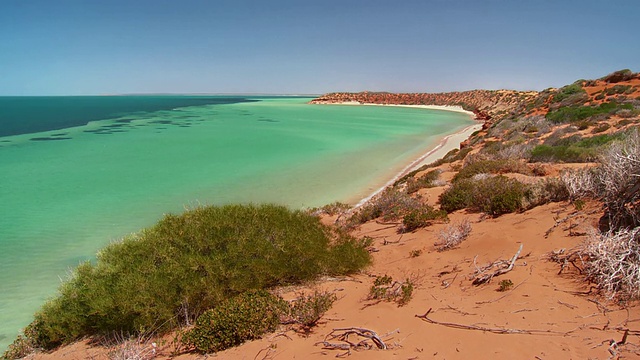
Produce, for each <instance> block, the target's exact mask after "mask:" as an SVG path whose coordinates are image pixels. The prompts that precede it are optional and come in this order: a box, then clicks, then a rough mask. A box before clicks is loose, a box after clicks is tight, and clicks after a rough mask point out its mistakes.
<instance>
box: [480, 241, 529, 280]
mask: <svg viewBox="0 0 640 360" xmlns="http://www.w3.org/2000/svg"><path fill="white" fill-rule="evenodd" d="M522 246H523V244H520V248H519V249H518V252H516V254H515V255H513V258H511V261H510V262H509V263H508V265H507V267H503V268H501V269H498V270H496V271H494V272H492V273H485V272H486V271H487V270H489V269H492V268H493V267H494V266H504V265H505V264H507V263H506V261H504V260H500V261H496V262H494V263H492V264H490V265H489V266H486V267H484V268H482V269H478V270H480V272H478V271H477V270H476V274H475V275H474V276H473V278H474V280H473V285H481V284H484V283H487V282H489V281H491V279H493V278H494V277H495V276H499V275H502V274H506V273H508V272H509V271H511V270H513V266H514V265H515V263H516V260H518V256H520V252H522Z"/></svg>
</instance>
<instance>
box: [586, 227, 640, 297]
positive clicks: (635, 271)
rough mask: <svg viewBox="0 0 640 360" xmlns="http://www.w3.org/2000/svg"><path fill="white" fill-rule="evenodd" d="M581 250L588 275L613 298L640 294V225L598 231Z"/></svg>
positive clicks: (589, 278) (588, 277)
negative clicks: (603, 231)
mask: <svg viewBox="0 0 640 360" xmlns="http://www.w3.org/2000/svg"><path fill="white" fill-rule="evenodd" d="M579 251H580V255H581V257H582V260H583V263H584V264H585V268H584V269H583V270H584V272H585V274H586V276H587V279H588V280H590V281H591V282H593V283H595V284H597V285H598V288H600V289H601V290H604V291H605V292H606V293H607V294H608V296H609V297H610V298H614V297H617V298H620V299H638V298H640V255H639V254H640V228H638V227H636V228H634V229H633V230H629V229H622V230H618V231H609V232H606V233H596V232H594V233H592V234H591V235H590V236H589V238H588V239H587V240H586V241H585V243H584V244H582V246H581V249H580V250H579Z"/></svg>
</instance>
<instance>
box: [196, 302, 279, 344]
mask: <svg viewBox="0 0 640 360" xmlns="http://www.w3.org/2000/svg"><path fill="white" fill-rule="evenodd" d="M287 307H288V304H287V303H286V302H285V301H284V300H282V298H279V297H277V296H275V295H272V294H270V293H268V292H267V291H264V290H257V291H250V292H246V293H244V294H241V295H238V296H236V297H234V298H231V299H228V300H225V301H224V302H222V303H221V304H220V305H219V306H217V307H215V308H213V309H211V310H207V311H205V312H204V313H203V314H202V315H200V317H198V320H196V324H195V326H194V328H193V329H191V330H190V331H189V332H188V333H187V334H185V337H184V340H185V342H186V343H187V344H189V345H191V346H193V347H194V348H195V349H196V350H197V351H199V352H201V353H212V352H218V351H221V350H224V349H227V348H230V347H233V346H237V345H240V344H242V343H243V342H245V341H247V340H253V339H257V338H259V337H260V336H262V334H264V333H267V332H271V331H274V330H275V329H276V328H277V327H278V325H279V324H280V317H281V316H282V315H283V314H284V313H286V312H287Z"/></svg>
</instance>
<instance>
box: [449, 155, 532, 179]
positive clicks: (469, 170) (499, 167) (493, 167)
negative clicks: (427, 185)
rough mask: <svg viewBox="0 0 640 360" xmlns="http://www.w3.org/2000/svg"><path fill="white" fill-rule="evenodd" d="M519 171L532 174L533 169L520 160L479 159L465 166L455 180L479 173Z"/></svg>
mask: <svg viewBox="0 0 640 360" xmlns="http://www.w3.org/2000/svg"><path fill="white" fill-rule="evenodd" d="M500 173H519V174H525V175H532V172H531V169H529V168H528V167H527V165H526V164H524V163H522V162H520V161H518V160H479V161H474V162H472V163H470V164H468V165H466V166H465V167H463V168H462V169H461V170H460V171H459V172H458V173H457V174H456V175H455V176H454V177H453V182H456V181H459V180H461V179H468V178H471V177H473V176H475V175H477V174H500Z"/></svg>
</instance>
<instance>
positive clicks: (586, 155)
mask: <svg viewBox="0 0 640 360" xmlns="http://www.w3.org/2000/svg"><path fill="white" fill-rule="evenodd" d="M623 136H624V134H623V133H615V134H602V135H596V136H592V137H588V138H584V139H583V138H581V137H580V136H579V135H578V136H575V135H574V136H570V137H567V138H562V139H557V140H555V141H553V142H549V143H550V144H553V145H548V144H547V143H545V144H542V145H537V146H536V147H534V148H533V149H532V150H531V157H530V159H529V161H531V162H566V163H570V162H578V163H580V162H591V161H595V160H597V158H598V156H599V154H600V153H602V151H603V149H604V148H605V146H606V145H608V144H609V143H611V142H613V141H615V140H619V139H621V138H622V137H623Z"/></svg>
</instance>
